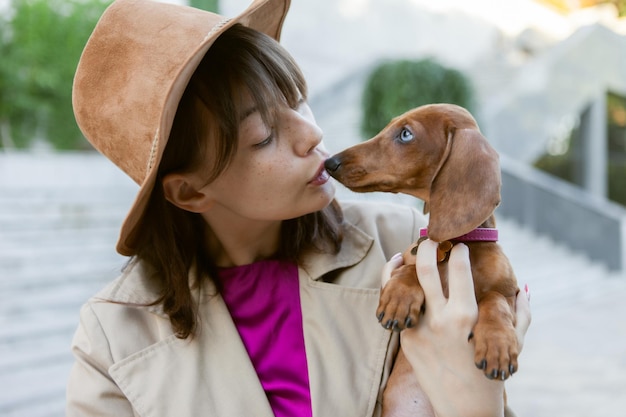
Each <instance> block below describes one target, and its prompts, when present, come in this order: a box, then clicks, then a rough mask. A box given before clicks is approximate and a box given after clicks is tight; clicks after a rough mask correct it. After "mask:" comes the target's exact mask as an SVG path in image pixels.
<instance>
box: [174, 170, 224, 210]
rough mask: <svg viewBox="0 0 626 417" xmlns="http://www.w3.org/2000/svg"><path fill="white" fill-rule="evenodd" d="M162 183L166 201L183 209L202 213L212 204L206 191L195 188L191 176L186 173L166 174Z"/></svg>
mask: <svg viewBox="0 0 626 417" xmlns="http://www.w3.org/2000/svg"><path fill="white" fill-rule="evenodd" d="M162 184H163V193H164V194H165V198H166V199H167V201H169V202H170V203H172V204H174V205H175V206H176V207H179V208H181V209H183V210H186V211H191V212H194V213H202V212H204V211H207V210H208V209H210V208H211V206H212V205H213V200H212V199H211V198H210V197H209V195H208V194H207V193H206V191H203V189H200V190H197V189H196V187H195V186H193V185H192V178H191V177H190V176H189V175H188V174H179V173H172V174H167V175H166V176H165V177H164V178H163V182H162Z"/></svg>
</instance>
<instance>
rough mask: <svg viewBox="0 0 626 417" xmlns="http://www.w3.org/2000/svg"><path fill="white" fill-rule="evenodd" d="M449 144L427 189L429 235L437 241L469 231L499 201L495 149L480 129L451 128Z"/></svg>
mask: <svg viewBox="0 0 626 417" xmlns="http://www.w3.org/2000/svg"><path fill="white" fill-rule="evenodd" d="M448 146H449V147H450V151H449V154H448V157H447V159H445V161H443V163H442V164H441V168H440V169H439V172H438V174H437V175H436V177H435V178H434V179H433V183H432V185H431V189H430V204H429V208H430V219H429V223H428V236H429V238H430V239H432V240H435V241H437V242H441V241H444V240H449V239H452V238H455V237H458V236H461V235H463V234H465V233H468V232H470V231H472V230H473V229H475V228H476V227H478V226H480V225H481V223H483V222H484V221H485V220H486V219H487V218H488V217H489V216H490V215H491V214H492V213H493V211H494V210H495V208H496V207H497V206H498V204H500V185H501V178H500V164H499V157H498V153H497V152H496V151H495V150H494V149H493V148H492V147H491V145H490V144H489V142H487V140H486V139H485V138H484V137H483V135H482V134H481V133H480V131H479V130H478V129H472V128H469V129H456V130H451V131H450V132H449V133H448Z"/></svg>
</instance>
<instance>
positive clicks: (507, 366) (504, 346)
mask: <svg viewBox="0 0 626 417" xmlns="http://www.w3.org/2000/svg"><path fill="white" fill-rule="evenodd" d="M473 338H474V343H475V356H474V362H475V364H476V367H477V368H479V369H481V370H482V371H483V372H484V373H485V376H486V377H487V378H489V379H500V380H502V381H504V380H506V379H508V378H509V377H510V376H511V375H513V374H514V373H515V372H516V371H517V368H518V363H517V357H518V355H519V349H518V345H517V335H516V334H515V328H514V327H513V325H512V324H511V325H510V326H506V327H504V326H499V325H496V324H495V323H494V324H485V323H481V322H480V321H479V322H478V323H476V326H475V327H474V331H473Z"/></svg>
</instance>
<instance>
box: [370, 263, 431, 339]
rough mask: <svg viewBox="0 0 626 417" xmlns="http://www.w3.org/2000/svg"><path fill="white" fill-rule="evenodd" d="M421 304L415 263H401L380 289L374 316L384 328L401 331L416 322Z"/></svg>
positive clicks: (422, 300)
mask: <svg viewBox="0 0 626 417" xmlns="http://www.w3.org/2000/svg"><path fill="white" fill-rule="evenodd" d="M423 305H424V291H423V290H422V287H421V286H420V285H419V283H418V281H417V275H416V273H415V265H402V266H400V267H398V268H397V269H395V270H394V271H393V272H392V274H391V279H390V280H389V281H388V282H387V284H386V285H385V287H384V288H383V289H382V291H381V294H380V302H379V303H378V309H377V310H376V317H377V318H378V321H379V322H380V324H381V325H382V326H383V327H384V328H385V329H388V330H396V331H401V330H404V329H406V328H409V327H413V326H415V324H417V320H419V315H420V312H421V310H422V306H423Z"/></svg>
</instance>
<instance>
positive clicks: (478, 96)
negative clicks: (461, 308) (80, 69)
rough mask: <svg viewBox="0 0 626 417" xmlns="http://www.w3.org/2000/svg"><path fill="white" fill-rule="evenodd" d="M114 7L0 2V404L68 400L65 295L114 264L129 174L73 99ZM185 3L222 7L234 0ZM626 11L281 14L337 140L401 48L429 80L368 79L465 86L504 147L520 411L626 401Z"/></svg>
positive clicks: (386, 88)
mask: <svg viewBox="0 0 626 417" xmlns="http://www.w3.org/2000/svg"><path fill="white" fill-rule="evenodd" d="M172 2H175V3H179V4H183V3H187V2H185V1H182V0H180V1H172ZM109 3H110V2H109V1H103V0H0V416H7V417H8V416H20V417H23V416H26V417H38V416H62V415H64V395H65V382H66V379H67V375H68V372H69V368H70V366H71V363H72V356H71V353H70V352H69V345H70V341H71V338H72V334H73V332H74V329H75V328H76V325H77V320H78V310H79V308H80V306H81V304H82V303H83V302H84V301H85V300H86V299H87V298H88V297H89V296H90V295H92V294H93V293H95V292H96V291H97V290H98V289H99V288H101V287H102V286H103V285H105V284H106V283H107V282H108V281H110V280H112V279H114V278H115V277H116V276H117V274H118V273H119V271H120V270H121V268H122V267H123V265H124V262H125V259H124V258H123V257H121V256H119V255H117V254H116V253H115V251H114V246H115V242H116V240H117V234H118V231H119V226H120V223H121V221H122V219H123V218H124V216H125V213H126V211H127V210H128V208H129V207H130V205H131V203H132V201H133V198H134V195H135V192H136V191H137V186H136V185H135V184H133V183H132V181H131V180H129V179H127V178H126V177H125V176H124V175H123V174H122V173H121V172H120V171H119V170H117V168H115V167H114V166H113V165H112V164H111V163H110V162H108V161H107V160H106V159H104V158H103V157H102V156H100V155H99V154H98V153H96V152H95V151H93V150H92V148H91V146H90V145H89V143H88V142H87V141H86V140H85V139H84V138H83V137H82V135H81V134H80V131H79V130H78V128H77V126H76V124H75V122H74V118H73V114H72V109H71V83H72V76H73V72H74V69H75V66H76V63H77V61H78V58H79V56H80V52H81V50H82V47H83V46H84V43H85V41H86V39H87V37H88V35H89V33H90V31H91V29H92V28H93V26H94V25H95V22H96V20H97V17H98V16H99V15H100V14H101V12H102V10H103V9H104V8H105V7H106V5H107V4H109ZM190 3H191V4H193V5H195V6H196V7H201V8H205V9H210V10H216V8H217V9H218V10H219V11H220V13H222V14H224V15H227V16H234V15H236V14H237V13H239V12H240V11H242V10H243V9H244V8H245V7H246V6H247V5H248V0H196V1H192V2H190ZM624 15H626V1H624V0H619V1H592V0H580V1H574V0H571V1H568V0H438V1H432V0H384V1H381V0H315V1H308V0H306V1H305V0H292V5H291V10H290V13H289V15H288V18H287V20H286V22H285V26H284V30H283V35H282V39H281V42H282V43H283V44H284V45H285V46H286V48H287V49H288V50H289V51H290V52H291V53H292V54H293V55H294V57H295V58H296V60H297V61H298V62H299V63H300V65H301V67H302V69H303V71H304V73H305V75H306V77H307V79H308V81H309V87H310V94H309V100H310V103H311V106H312V108H313V110H314V112H315V114H316V118H317V121H318V123H319V124H320V126H321V127H322V128H323V129H324V131H325V143H326V147H327V148H328V149H329V150H330V151H331V152H333V151H339V150H341V149H343V148H345V147H347V146H349V145H351V144H354V143H357V142H359V141H361V140H363V139H366V138H367V137H369V134H368V133H367V132H368V130H367V129H366V127H365V126H364V125H366V124H367V123H366V122H368V121H369V122H371V121H372V120H373V119H374V118H376V117H377V116H378V115H379V114H378V115H377V114H372V113H370V112H369V110H366V109H365V107H366V102H367V99H366V98H365V94H364V91H366V90H367V88H370V87H368V86H371V85H375V83H374V82H373V81H372V78H371V75H372V74H373V73H374V71H375V70H377V69H379V68H380V67H381V66H383V65H390V67H391V68H394V65H396V64H397V63H398V62H404V63H406V65H407V66H409V67H410V68H413V69H412V71H413V73H419V76H420V77H427V78H419V79H420V80H426V81H415V80H413V81H411V79H409V78H407V79H406V80H405V79H404V78H402V77H404V75H403V76H402V77H400V76H394V77H391V80H392V81H393V82H391V81H386V82H384V83H382V93H380V92H379V93H377V94H385V93H390V94H392V95H398V96H410V97H416V99H418V100H419V99H421V100H427V101H429V100H430V101H440V100H443V101H447V100H457V99H458V100H463V104H465V105H467V107H469V108H471V111H472V113H473V114H474V115H475V117H476V118H477V120H478V122H479V124H480V126H481V129H482V131H483V133H484V134H485V136H486V137H487V138H488V139H489V141H490V142H491V143H492V144H493V145H494V147H495V148H496V149H497V150H498V151H499V153H500V155H501V165H502V177H503V189H502V204H501V206H500V207H499V208H498V211H497V216H498V221H499V227H500V230H501V234H500V236H501V244H502V246H503V247H504V249H505V252H506V253H507V255H508V256H509V258H510V259H511V262H512V263H513V266H514V268H515V270H516V274H517V276H518V281H519V282H520V285H521V286H523V285H524V284H525V283H528V285H529V287H530V291H531V297H532V298H531V306H532V307H533V324H532V326H531V329H530V331H529V333H528V336H527V340H526V345H525V347H524V351H523V353H522V356H521V358H520V370H519V372H518V373H517V374H516V375H515V376H514V377H513V378H512V379H511V380H510V381H509V382H507V391H508V398H509V402H510V404H511V406H512V408H513V409H514V410H515V411H516V413H517V414H518V416H519V417H544V416H545V417H547V416H551V417H552V416H568V417H571V416H573V417H576V416H578V417H583V416H584V417H599V416H617V415H624V410H626V395H624V393H625V392H626V303H624V298H626V255H625V253H626V17H622V16H624ZM140 18H141V17H140V16H138V19H140ZM424 68H428V71H425V70H424ZM420 71H421V72H420ZM393 74H400V73H393ZM442 74H448V75H450V74H452V76H454V79H455V80H461V81H462V85H463V86H467V88H465V87H463V89H462V90H458V89H457V90H454V89H453V88H452V87H451V82H450V81H446V82H444V83H440V84H437V82H440V81H437V80H441V77H442ZM428 77H430V78H428ZM387 80H389V78H387ZM446 80H447V79H446ZM379 84H380V81H379ZM433 86H435V87H436V88H434V92H432V93H429V94H432V95H426V92H427V91H429V88H430V87H433ZM379 87H380V85H379ZM380 89H381V88H379V90H380ZM430 90H433V88H430ZM453 90H454V91H453ZM459 91H460V93H459ZM408 93H410V94H408ZM374 97H377V96H374ZM370 100H371V99H370ZM374 101H376V100H374ZM401 104H402V105H406V103H401ZM459 104H462V103H459ZM377 111H378V112H379V113H380V114H386V113H383V111H392V112H394V111H398V110H397V109H396V108H393V109H382V108H381V109H380V110H377ZM384 117H386V116H384ZM339 196H340V198H366V199H388V200H392V201H396V202H399V203H401V204H418V202H416V201H413V200H412V199H410V198H406V197H399V196H388V195H377V194H376V195H372V194H368V195H356V194H352V193H350V192H349V191H347V190H345V189H339Z"/></svg>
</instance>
